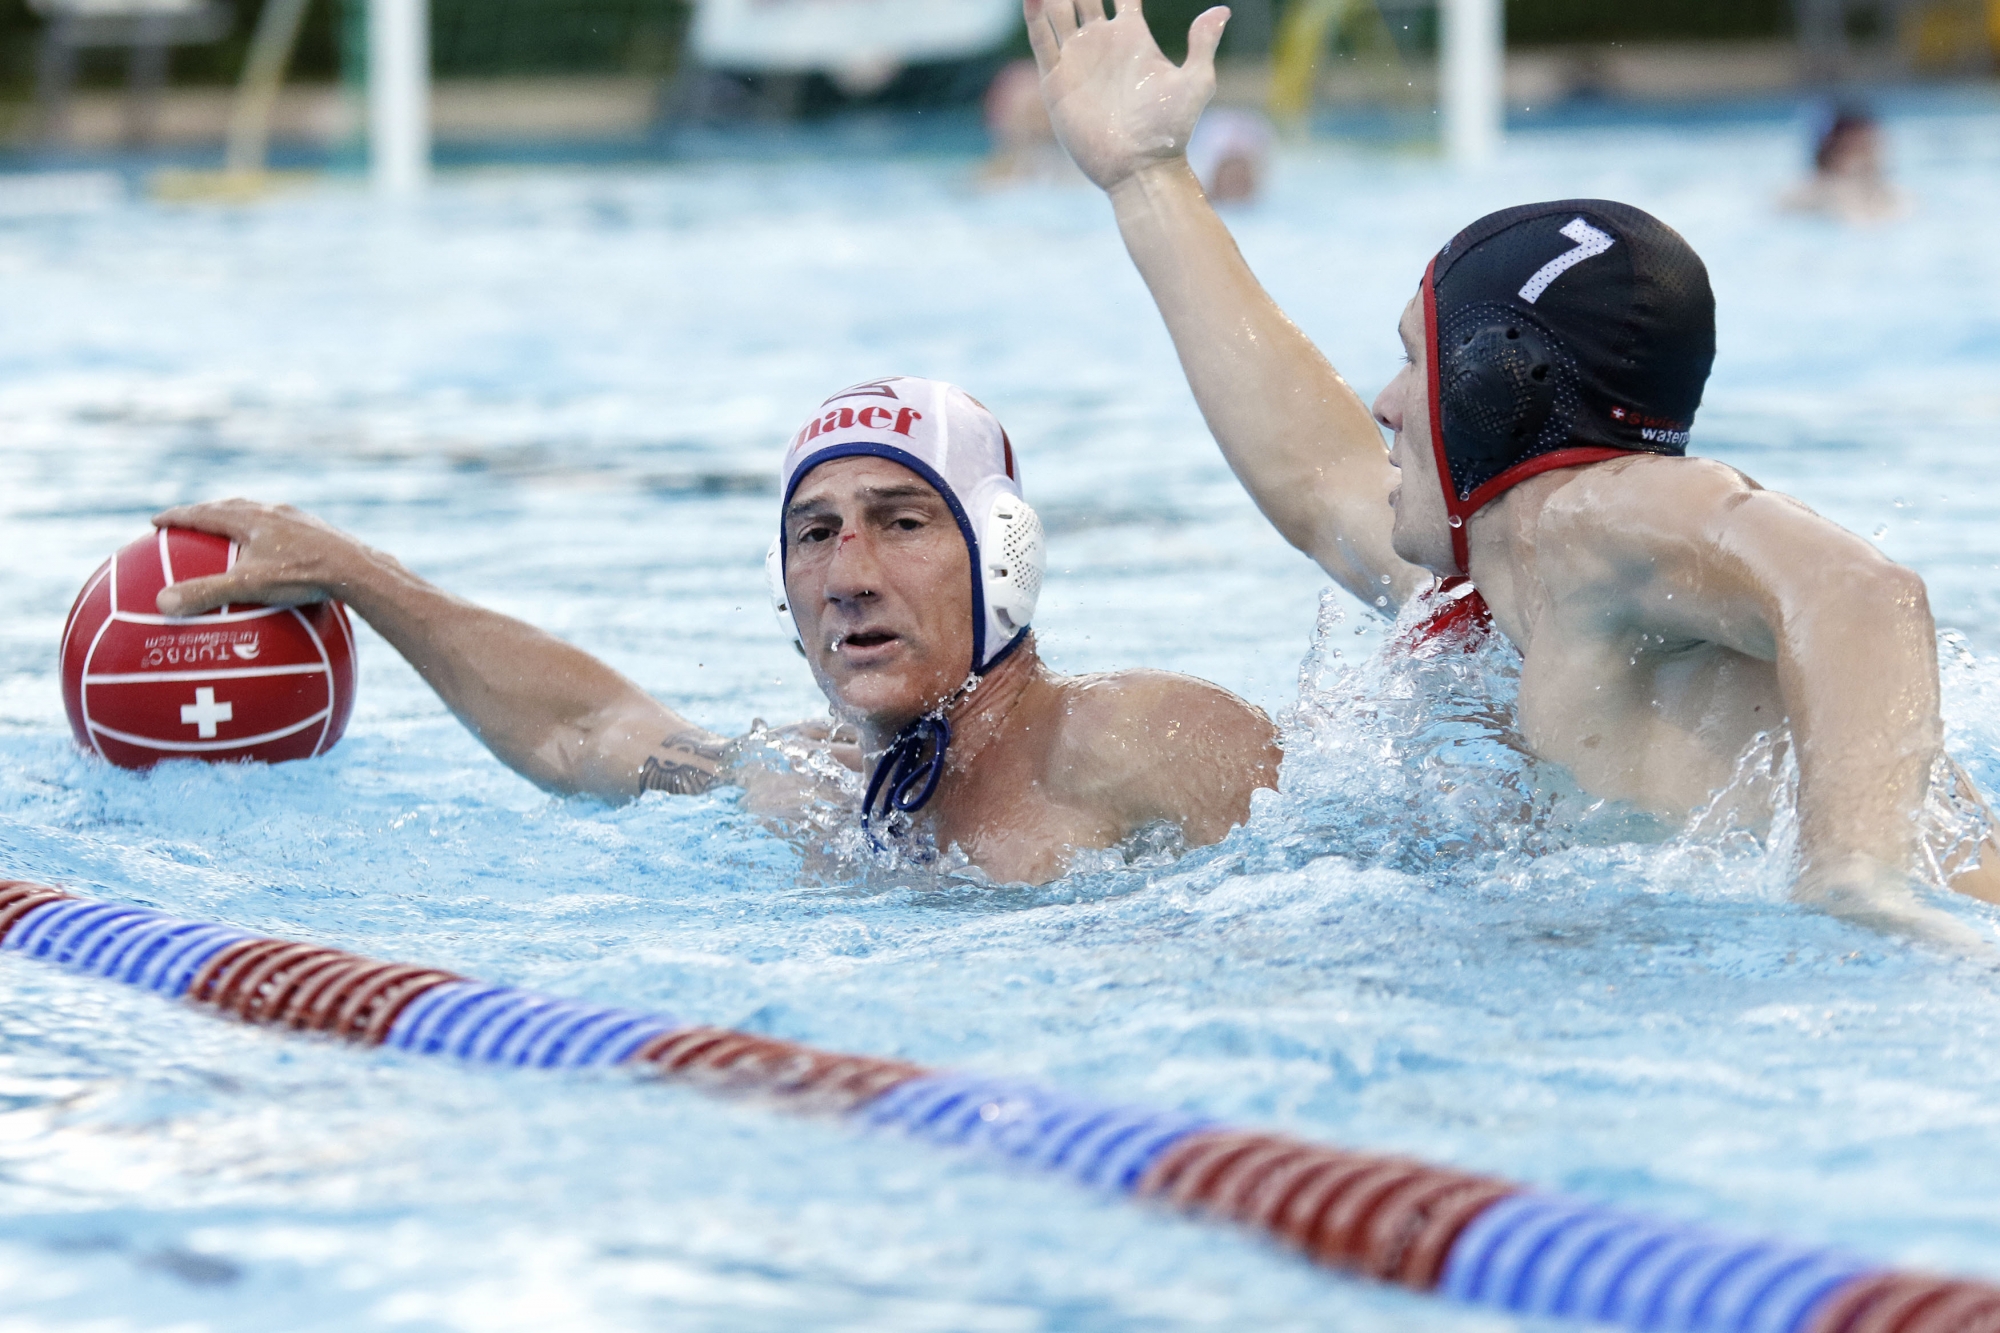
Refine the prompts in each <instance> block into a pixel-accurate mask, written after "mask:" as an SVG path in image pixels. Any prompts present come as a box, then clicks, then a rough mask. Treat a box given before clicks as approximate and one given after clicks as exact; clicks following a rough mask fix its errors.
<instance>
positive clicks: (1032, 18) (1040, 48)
mask: <svg viewBox="0 0 2000 1333" xmlns="http://www.w3.org/2000/svg"><path fill="white" fill-rule="evenodd" d="M1057 3H1059V4H1067V3H1068V0H1057ZM1042 10H1043V0H1021V16H1022V17H1023V18H1025V19H1027V21H1028V45H1029V46H1031V47H1033V48H1034V50H1035V68H1036V69H1038V70H1040V71H1041V72H1042V76H1043V77H1044V78H1046V77H1048V73H1049V71H1050V70H1052V69H1054V68H1055V67H1056V57H1057V56H1058V55H1059V54H1061V53H1060V52H1059V51H1058V49H1057V47H1056V35H1055V32H1054V30H1053V29H1051V28H1050V27H1049V21H1048V16H1047V15H1045V14H1044V13H1043V12H1042Z"/></svg>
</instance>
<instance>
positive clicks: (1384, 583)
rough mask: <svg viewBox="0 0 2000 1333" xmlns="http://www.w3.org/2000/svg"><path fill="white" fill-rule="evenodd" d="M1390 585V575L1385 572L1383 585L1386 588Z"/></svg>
mask: <svg viewBox="0 0 2000 1333" xmlns="http://www.w3.org/2000/svg"><path fill="white" fill-rule="evenodd" d="M1388 585H1389V576H1388V575H1387V574H1384V575H1383V576H1382V586H1383V587H1385V588H1386V587H1387V586H1388Z"/></svg>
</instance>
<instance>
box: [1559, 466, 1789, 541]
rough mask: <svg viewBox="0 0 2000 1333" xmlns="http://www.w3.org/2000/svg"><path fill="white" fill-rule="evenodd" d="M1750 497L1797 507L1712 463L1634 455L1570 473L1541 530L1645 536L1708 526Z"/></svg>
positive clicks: (1743, 476) (1737, 472) (1751, 481)
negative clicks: (1664, 530) (1665, 529)
mask: <svg viewBox="0 0 2000 1333" xmlns="http://www.w3.org/2000/svg"><path fill="white" fill-rule="evenodd" d="M1752 496H1764V497H1768V498H1770V499H1773V500H1780V501H1783V502H1785V503H1787V504H1797V503H1798V502H1797V501H1795V500H1791V499H1790V498H1789V497H1787V496H1781V495H1778V494H1777V493H1776V492H1774V491H1766V490H1765V489H1764V488H1763V487H1762V486H1759V485H1758V484H1757V483H1756V482H1755V481H1753V480H1752V479H1751V478H1749V477H1748V476H1746V475H1744V474H1743V473H1741V472H1739V471H1737V470H1736V469H1735V468H1733V467H1730V466H1729V465H1728V464H1727V463H1718V462H1716V461H1715V460H1714V459H1712V458H1661V457H1656V456H1654V455H1650V454H1635V455H1633V456H1632V457H1630V458H1620V459H1615V460H1613V461H1611V462H1608V463H1595V464H1592V465H1590V466H1588V467H1582V468H1578V469H1576V470H1575V471H1574V472H1572V473H1570V474H1569V476H1568V477H1567V479H1566V480H1565V481H1564V482H1563V484H1562V485H1561V486H1559V487H1558V488H1557V489H1556V490H1555V491H1554V492H1553V493H1552V494H1551V495H1550V496H1549V500H1548V503H1547V504H1546V505H1545V506H1543V508H1542V512H1541V525H1542V528H1543V530H1544V531H1546V532H1551V533H1553V534H1557V535H1564V536H1567V535H1571V534H1573V533H1577V534H1580V533H1581V532H1583V531H1588V530H1595V529H1610V530H1613V531H1619V532H1645V531H1648V530H1655V529H1659V528H1660V527H1661V526H1662V525H1663V524H1664V525H1666V526H1670V527H1680V526H1685V525H1688V524H1704V525H1705V524H1707V523H1708V522H1710V521H1711V520H1712V519H1713V518H1714V517H1716V516H1718V515H1721V514H1726V513H1729V512H1731V511H1733V510H1735V509H1736V508H1738V507H1739V506H1741V505H1742V504H1744V503H1745V502H1746V501H1748V500H1749V499H1750V498H1751V497H1752ZM1800 507H1801V508H1803V506H1800Z"/></svg>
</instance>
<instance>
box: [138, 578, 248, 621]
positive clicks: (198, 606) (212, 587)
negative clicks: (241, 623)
mask: <svg viewBox="0 0 2000 1333" xmlns="http://www.w3.org/2000/svg"><path fill="white" fill-rule="evenodd" d="M237 582H238V581H237V579H236V576H235V575H233V574H217V575H215V576H213V577H212V578H205V579H189V580H187V581H186V582H184V583H175V584H172V585H170V586H168V587H165V588H162V589H160V595H159V596H158V597H156V598H154V599H153V600H154V603H155V604H156V605H157V606H158V607H159V608H160V614H161V615H163V616H198V615H200V614H201V613H202V612H204V611H213V610H214V609H215V608H216V607H218V606H222V605H224V604H226V603H228V602H232V601H238V600H248V599H244V598H236V597H233V596H231V594H232V593H233V592H234V591H235V590H236V586H237Z"/></svg>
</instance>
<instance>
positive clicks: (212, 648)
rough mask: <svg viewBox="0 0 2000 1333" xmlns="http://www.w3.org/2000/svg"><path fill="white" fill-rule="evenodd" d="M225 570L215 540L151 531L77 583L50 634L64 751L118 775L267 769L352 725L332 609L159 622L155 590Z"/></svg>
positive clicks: (349, 641) (341, 625)
mask: <svg viewBox="0 0 2000 1333" xmlns="http://www.w3.org/2000/svg"><path fill="white" fill-rule="evenodd" d="M235 561H236V543H234V542H232V541H230V540H229V539H228V538H226V537H217V536H214V535H212V534H210V533H206V532H193V531H190V530H188V529H186V528H162V529H159V530H158V531H156V532H154V533H153V534H151V535H150V536H146V537H141V538H140V539H139V540H138V541H135V542H133V543H132V544H131V545H130V546H127V547H125V548H124V549H123V550H121V551H119V552H118V553H117V554H116V555H114V556H112V557H111V558H110V559H109V560H107V561H105V562H104V564H103V566H102V567H100V568H99V569H98V571H97V572H96V573H95V574H92V575H91V576H90V581H89V582H88V583H85V584H84V585H83V591H82V592H81V593H78V594H77V598H76V605H75V606H73V607H71V608H70V612H69V623H68V624H66V625H64V626H63V639H62V683H63V704H64V706H65V707H66V708H67V709H68V710H69V725H70V729H71V730H72V731H74V732H75V733H76V740H77V744H79V745H81V746H83V748H84V749H86V750H91V751H94V752H95V753H97V754H100V755H102V756H104V757H105V758H106V759H109V760H110V761H111V762H112V763H114V764H118V765H120V766H121V767H124V768H146V767H149V766H151V765H153V764H156V763H158V762H159V761H160V760H162V759H205V760H208V761H209V762H211V763H220V762H222V761H224V760H230V759H261V760H263V761H265V762H267V763H279V762H281V761H283V760H286V759H308V758H311V757H312V756H314V755H318V754H325V753H326V752H327V751H328V750H330V749H332V748H333V746H334V742H336V741H338V740H339V739H340V735H341V733H342V732H343V731H345V730H347V718H348V715H349V714H350V713H352V712H353V711H354V631H353V629H352V627H351V626H350V625H349V624H348V621H347V612H346V610H345V609H344V608H343V607H342V606H341V605H340V603H338V602H320V603H318V604H316V605H312V606H299V607H290V606H245V605H230V606H224V607H219V608H217V609H216V610H214V611H208V612H204V613H203V614H201V615H198V616H188V617H186V618H185V619H170V618H168V617H166V616H163V615H161V614H160V612H159V608H158V605H157V604H156V603H155V601H154V599H155V598H156V597H157V596H158V595H159V592H160V589H162V588H164V587H166V586H167V585H168V584H169V583H175V582H179V581H181V580H184V579H194V578H202V577H205V576H207V575H210V574H220V573H222V572H224V571H225V570H227V569H228V568H229V567H230V566H231V565H232V564H234V563H235Z"/></svg>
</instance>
